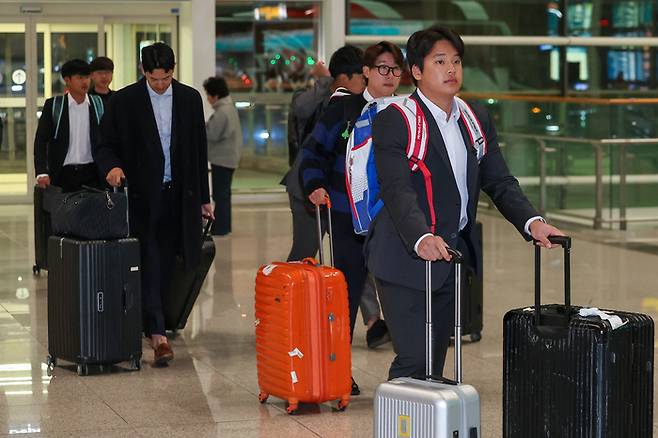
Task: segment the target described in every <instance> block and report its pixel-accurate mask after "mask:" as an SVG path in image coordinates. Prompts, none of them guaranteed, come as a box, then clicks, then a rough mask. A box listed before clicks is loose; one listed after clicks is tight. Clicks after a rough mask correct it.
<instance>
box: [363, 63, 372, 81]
mask: <svg viewBox="0 0 658 438" xmlns="http://www.w3.org/2000/svg"><path fill="white" fill-rule="evenodd" d="M362 71H363V77H364V78H365V79H368V75H369V74H370V67H368V66H367V65H364V66H363V69H362Z"/></svg>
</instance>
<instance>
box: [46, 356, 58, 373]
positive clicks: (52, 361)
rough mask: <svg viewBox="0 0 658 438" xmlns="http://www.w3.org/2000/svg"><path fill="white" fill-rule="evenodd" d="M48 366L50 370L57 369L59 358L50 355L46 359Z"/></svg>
mask: <svg viewBox="0 0 658 438" xmlns="http://www.w3.org/2000/svg"><path fill="white" fill-rule="evenodd" d="M46 365H48V368H50V369H53V368H55V367H56V366H57V358H56V357H54V356H52V355H50V354H49V355H48V356H47V357H46Z"/></svg>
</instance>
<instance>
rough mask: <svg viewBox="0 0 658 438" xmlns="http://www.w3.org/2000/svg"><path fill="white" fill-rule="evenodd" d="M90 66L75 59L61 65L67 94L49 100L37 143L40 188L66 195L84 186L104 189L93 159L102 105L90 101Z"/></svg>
mask: <svg viewBox="0 0 658 438" xmlns="http://www.w3.org/2000/svg"><path fill="white" fill-rule="evenodd" d="M89 74H90V68H89V65H88V64H87V63H86V62H85V61H83V60H81V59H72V60H70V61H67V62H66V63H64V65H62V78H63V79H64V82H66V89H67V93H66V94H65V95H64V96H56V97H52V98H50V99H47V100H46V102H45V104H44V107H43V111H42V113H41V117H40V118H39V126H38V128H37V133H36V136H35V139H34V167H35V171H36V175H37V184H39V186H41V187H46V186H48V185H49V184H51V183H52V184H54V185H56V186H60V187H61V188H62V190H63V191H64V192H71V191H75V190H79V189H80V188H81V187H82V186H83V185H88V186H93V187H99V186H102V184H101V179H100V178H99V174H98V170H97V167H96V165H95V164H94V159H93V157H92V146H93V145H94V144H96V143H97V142H98V141H99V126H100V120H101V117H102V115H103V102H102V101H101V99H100V98H98V97H90V96H89V95H88V94H87V92H88V91H89Z"/></svg>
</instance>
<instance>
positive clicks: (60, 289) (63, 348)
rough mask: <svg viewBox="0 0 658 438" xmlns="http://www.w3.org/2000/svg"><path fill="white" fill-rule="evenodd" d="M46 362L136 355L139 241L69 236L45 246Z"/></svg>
mask: <svg viewBox="0 0 658 438" xmlns="http://www.w3.org/2000/svg"><path fill="white" fill-rule="evenodd" d="M48 263H49V266H50V269H49V270H48V353H49V356H48V365H49V366H56V365H57V359H64V360H67V361H69V362H73V363H75V364H77V368H78V374H80V375H85V374H87V373H88V365H93V364H100V365H104V364H114V363H119V362H124V361H128V362H130V366H131V368H133V369H139V368H140V360H141V357H142V339H141V334H142V313H141V279H140V276H141V272H140V255H139V241H138V240H137V239H119V240H88V241H83V240H75V239H69V238H61V237H57V236H53V237H51V238H50V240H49V245H48Z"/></svg>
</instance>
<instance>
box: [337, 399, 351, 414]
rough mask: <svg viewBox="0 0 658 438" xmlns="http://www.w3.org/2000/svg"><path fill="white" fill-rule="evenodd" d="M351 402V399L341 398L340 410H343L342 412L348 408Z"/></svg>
mask: <svg viewBox="0 0 658 438" xmlns="http://www.w3.org/2000/svg"><path fill="white" fill-rule="evenodd" d="M349 404H350V401H349V400H341V401H339V402H338V410H339V411H341V412H342V411H344V410H345V409H347V407H348V406H349Z"/></svg>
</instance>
